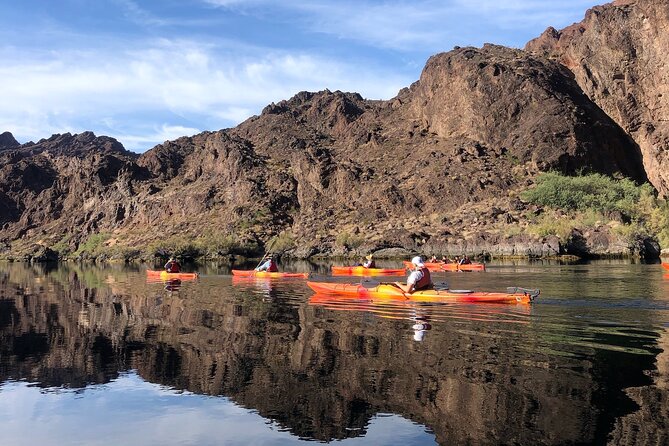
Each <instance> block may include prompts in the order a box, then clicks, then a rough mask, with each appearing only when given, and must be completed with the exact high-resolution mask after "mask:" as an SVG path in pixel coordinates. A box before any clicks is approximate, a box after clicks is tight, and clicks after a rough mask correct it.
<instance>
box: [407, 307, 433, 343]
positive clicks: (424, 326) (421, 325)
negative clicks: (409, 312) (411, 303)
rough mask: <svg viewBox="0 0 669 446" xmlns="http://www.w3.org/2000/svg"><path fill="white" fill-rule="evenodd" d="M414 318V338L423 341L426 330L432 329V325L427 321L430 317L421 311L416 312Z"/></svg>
mask: <svg viewBox="0 0 669 446" xmlns="http://www.w3.org/2000/svg"><path fill="white" fill-rule="evenodd" d="M412 319H413V320H414V322H415V323H414V324H413V325H412V326H411V328H412V329H413V340H414V341H416V342H421V341H422V340H423V339H424V338H425V332H426V331H428V330H430V329H431V328H432V326H431V325H430V324H429V323H428V322H427V320H428V317H427V316H423V315H421V314H419V313H416V314H414V316H413V317H412Z"/></svg>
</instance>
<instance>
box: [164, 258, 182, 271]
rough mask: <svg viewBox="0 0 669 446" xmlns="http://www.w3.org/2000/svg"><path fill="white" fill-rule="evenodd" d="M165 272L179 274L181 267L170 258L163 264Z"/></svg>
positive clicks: (175, 260)
mask: <svg viewBox="0 0 669 446" xmlns="http://www.w3.org/2000/svg"><path fill="white" fill-rule="evenodd" d="M165 271H167V272H168V273H178V272H181V265H179V262H178V261H177V259H175V258H174V257H170V259H169V260H168V261H167V263H166V264H165Z"/></svg>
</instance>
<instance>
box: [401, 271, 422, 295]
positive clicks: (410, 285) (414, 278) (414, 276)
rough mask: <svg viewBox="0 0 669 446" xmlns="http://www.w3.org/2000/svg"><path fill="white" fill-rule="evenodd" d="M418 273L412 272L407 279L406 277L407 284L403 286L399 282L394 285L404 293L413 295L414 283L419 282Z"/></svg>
mask: <svg viewBox="0 0 669 446" xmlns="http://www.w3.org/2000/svg"><path fill="white" fill-rule="evenodd" d="M418 275H419V272H418V271H413V272H412V273H411V274H409V277H407V283H406V284H403V283H400V282H395V285H397V287H398V288H399V289H401V290H402V291H404V292H405V293H407V294H411V293H413V289H414V287H415V286H416V282H418V280H420V277H418Z"/></svg>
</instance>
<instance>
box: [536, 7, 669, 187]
mask: <svg viewBox="0 0 669 446" xmlns="http://www.w3.org/2000/svg"><path fill="white" fill-rule="evenodd" d="M668 26H669V4H667V2H666V1H665V0H635V1H633V0H624V1H621V0H618V1H615V2H613V3H609V4H607V5H604V6H597V7H595V8H592V9H590V10H588V12H587V13H586V15H585V18H584V19H583V21H582V22H580V23H575V24H573V25H571V26H569V27H567V28H565V29H563V30H560V31H558V30H556V29H554V28H548V29H547V30H546V31H545V32H544V33H543V34H542V35H541V36H540V37H538V38H537V39H535V40H533V41H531V42H529V43H528V44H527V46H526V48H525V49H526V50H528V51H531V52H532V53H534V54H536V55H541V56H545V57H549V58H551V59H554V60H556V61H558V62H560V63H561V64H563V65H564V66H565V67H567V68H568V69H569V70H570V71H571V72H572V73H574V77H575V80H576V82H577V83H578V85H579V86H580V87H581V88H582V89H583V91H584V92H585V93H586V94H587V95H588V97H589V98H590V99H591V100H592V101H593V102H595V103H596V104H597V105H598V106H599V107H601V108H602V110H603V111H604V112H605V113H606V114H607V115H608V116H610V117H611V118H612V119H613V120H614V121H615V122H616V123H618V125H620V127H622V128H623V130H624V131H625V132H626V133H628V134H629V135H630V136H631V137H632V138H633V139H634V141H635V142H636V143H637V144H638V145H639V148H640V150H641V153H642V157H643V162H644V167H645V170H646V172H647V175H648V178H649V180H650V181H651V183H652V184H653V185H654V186H655V188H656V189H657V190H658V191H660V192H661V193H662V194H664V195H667V194H669V122H668V121H667V116H668V115H669V62H667V57H666V54H667V49H669V36H667V34H666V32H665V31H666V29H667V27H668Z"/></svg>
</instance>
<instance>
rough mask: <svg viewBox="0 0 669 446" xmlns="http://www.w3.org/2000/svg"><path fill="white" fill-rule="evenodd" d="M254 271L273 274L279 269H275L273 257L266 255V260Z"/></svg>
mask: <svg viewBox="0 0 669 446" xmlns="http://www.w3.org/2000/svg"><path fill="white" fill-rule="evenodd" d="M256 271H267V272H270V273H275V272H277V271H279V268H277V267H276V262H274V256H273V255H271V254H270V255H268V256H267V257H266V260H265V262H264V263H263V264H261V265H259V266H258V267H257V268H256Z"/></svg>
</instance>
